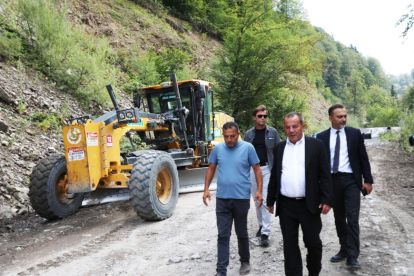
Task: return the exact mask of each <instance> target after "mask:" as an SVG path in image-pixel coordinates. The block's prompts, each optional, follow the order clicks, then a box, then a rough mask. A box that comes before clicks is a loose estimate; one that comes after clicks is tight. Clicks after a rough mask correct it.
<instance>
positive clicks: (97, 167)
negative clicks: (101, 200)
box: [63, 121, 110, 193]
mask: <svg viewBox="0 0 414 276" xmlns="http://www.w3.org/2000/svg"><path fill="white" fill-rule="evenodd" d="M102 125H103V123H95V122H91V121H89V122H87V123H86V124H84V125H77V124H76V125H70V126H65V127H64V128H63V137H64V145H65V157H66V161H67V170H68V171H67V182H68V186H67V187H68V192H69V193H81V192H90V191H93V190H95V189H96V187H97V186H98V183H99V180H100V178H101V171H102V168H103V167H104V166H105V164H102V162H101V160H102V158H101V154H102V152H101V147H102V148H106V143H104V144H103V145H100V144H99V143H101V142H100V141H102V137H100V136H101V132H100V127H101V126H102ZM108 138H109V137H106V139H105V141H106V140H108ZM109 142H110V141H109Z"/></svg>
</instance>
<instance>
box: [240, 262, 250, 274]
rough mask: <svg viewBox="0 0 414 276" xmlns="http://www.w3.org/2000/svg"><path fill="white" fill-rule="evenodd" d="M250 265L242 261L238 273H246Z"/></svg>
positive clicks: (248, 271)
mask: <svg viewBox="0 0 414 276" xmlns="http://www.w3.org/2000/svg"><path fill="white" fill-rule="evenodd" d="M250 270H251V267H250V264H249V263H246V262H243V263H241V265H240V270H239V273H240V275H247V274H249V273H250Z"/></svg>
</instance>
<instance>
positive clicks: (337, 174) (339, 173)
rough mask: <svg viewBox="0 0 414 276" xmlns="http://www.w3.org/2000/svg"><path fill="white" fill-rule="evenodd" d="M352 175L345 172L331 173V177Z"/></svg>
mask: <svg viewBox="0 0 414 276" xmlns="http://www.w3.org/2000/svg"><path fill="white" fill-rule="evenodd" d="M351 175H353V173H347V172H336V173H332V176H351Z"/></svg>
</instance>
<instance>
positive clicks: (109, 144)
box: [29, 75, 232, 220]
mask: <svg viewBox="0 0 414 276" xmlns="http://www.w3.org/2000/svg"><path fill="white" fill-rule="evenodd" d="M107 89H108V92H109V94H110V97H111V100H112V102H113V105H114V107H115V110H113V111H110V112H107V113H105V114H103V115H102V116H100V117H98V118H95V119H93V118H91V117H90V116H85V117H80V118H75V119H72V120H70V121H69V122H68V124H67V125H66V126H64V127H63V140H64V147H65V155H64V156H63V155H56V156H51V157H47V158H44V159H42V160H41V161H40V162H39V163H38V164H37V166H36V167H35V168H34V169H33V172H32V175H31V184H30V189H29V198H30V201H31V204H32V206H33V208H34V210H35V211H36V212H37V213H38V214H39V215H40V216H42V217H44V218H46V219H56V218H64V217H66V216H69V215H71V214H73V213H75V212H76V211H77V210H78V208H79V207H80V206H81V204H82V200H83V198H84V196H85V195H89V194H91V193H93V192H96V191H97V190H105V189H107V190H111V189H128V190H129V195H130V199H131V203H132V205H133V207H134V209H135V211H136V212H137V214H138V215H139V216H140V217H142V218H144V219H146V220H162V219H165V218H168V217H170V216H171V215H172V213H173V211H174V209H175V206H176V203H177V199H178V191H179V178H178V169H184V168H189V167H192V168H194V167H199V166H205V165H207V160H208V154H209V153H210V152H211V149H212V147H213V142H214V140H215V138H218V139H220V137H216V136H217V134H218V133H217V132H216V133H215V131H214V129H215V128H216V127H215V124H214V121H215V120H214V113H213V94H212V90H211V84H210V83H209V82H206V81H201V80H189V81H183V82H177V81H176V79H175V75H172V76H171V82H169V83H164V84H161V85H155V86H148V87H144V88H143V89H141V90H140V91H139V92H138V93H136V94H134V100H133V102H134V107H133V108H127V109H120V107H119V106H118V103H117V100H116V97H115V94H114V92H113V91H112V88H111V87H110V86H108V87H107ZM227 120H232V118H231V117H230V116H227ZM215 134H216V135H215ZM135 135H138V136H139V138H140V140H141V141H143V142H145V143H146V144H147V145H149V147H150V149H147V150H136V151H132V152H122V151H121V140H122V139H125V137H126V138H128V139H130V141H131V143H133V139H132V137H133V136H135Z"/></svg>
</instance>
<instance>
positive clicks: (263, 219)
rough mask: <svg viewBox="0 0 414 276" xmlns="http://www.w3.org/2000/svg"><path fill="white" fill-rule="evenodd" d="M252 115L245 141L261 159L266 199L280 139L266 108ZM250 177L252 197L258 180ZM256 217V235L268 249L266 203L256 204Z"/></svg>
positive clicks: (260, 106) (270, 219)
mask: <svg viewBox="0 0 414 276" xmlns="http://www.w3.org/2000/svg"><path fill="white" fill-rule="evenodd" d="M252 115H253V121H254V124H255V126H254V127H252V128H251V129H249V130H248V131H247V132H246V133H245V135H244V140H245V141H246V142H249V143H251V144H253V146H254V148H255V150H256V153H257V156H258V157H259V160H260V168H261V169H262V175H263V199H266V197H267V187H268V184H269V178H270V171H271V169H272V165H273V149H274V147H275V146H276V144H277V143H279V142H280V137H279V134H278V133H277V130H276V129H274V128H273V127H271V126H268V125H267V118H268V114H267V110H266V106H264V105H259V106H258V107H256V108H255V109H254V110H253V113H252ZM250 177H251V184H252V195H254V194H255V192H256V178H255V175H254V173H251V174H250ZM256 216H257V221H258V223H259V230H258V231H257V233H256V237H260V245H261V246H263V247H268V246H269V235H270V227H271V222H272V215H271V214H270V213H269V211H268V210H267V208H266V202H263V204H262V205H261V206H259V203H258V202H256Z"/></svg>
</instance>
